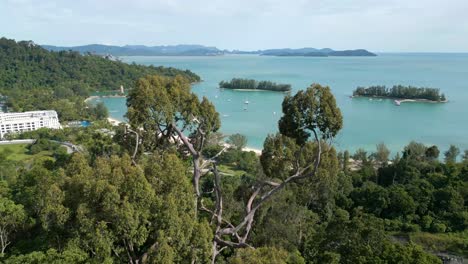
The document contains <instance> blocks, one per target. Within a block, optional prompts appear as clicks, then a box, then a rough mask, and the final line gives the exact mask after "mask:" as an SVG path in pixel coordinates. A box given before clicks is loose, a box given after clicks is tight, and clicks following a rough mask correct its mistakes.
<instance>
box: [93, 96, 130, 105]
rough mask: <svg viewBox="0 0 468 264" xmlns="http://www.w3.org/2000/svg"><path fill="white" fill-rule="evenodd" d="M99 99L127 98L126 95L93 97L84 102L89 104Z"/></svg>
mask: <svg viewBox="0 0 468 264" xmlns="http://www.w3.org/2000/svg"><path fill="white" fill-rule="evenodd" d="M99 98H127V96H126V95H91V96H89V97H87V98H86V99H85V100H84V102H85V103H88V101H90V100H94V99H99Z"/></svg>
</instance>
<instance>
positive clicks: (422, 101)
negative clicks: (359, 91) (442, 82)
mask: <svg viewBox="0 0 468 264" xmlns="http://www.w3.org/2000/svg"><path fill="white" fill-rule="evenodd" d="M353 98H379V99H389V100H398V101H399V102H400V103H430V104H440V103H448V101H449V100H445V101H433V100H429V99H405V98H397V97H387V96H364V95H351V99H353Z"/></svg>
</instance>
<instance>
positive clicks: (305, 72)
mask: <svg viewBox="0 0 468 264" xmlns="http://www.w3.org/2000/svg"><path fill="white" fill-rule="evenodd" d="M120 59H121V60H122V61H124V62H127V63H133V62H135V63H137V64H143V65H155V66H159V65H162V66H168V67H169V66H170V67H175V68H179V69H189V70H191V71H193V72H195V73H196V74H198V75H200V76H201V78H202V79H203V81H202V82H200V83H197V84H194V85H193V87H192V90H193V92H195V93H196V94H197V95H198V96H200V97H202V96H205V97H207V98H208V99H209V100H211V101H212V102H213V103H214V105H215V106H216V109H217V111H218V112H219V114H220V117H221V122H222V126H221V132H222V133H223V134H225V135H230V134H234V133H240V134H243V135H245V136H247V138H248V146H249V147H251V148H256V149H261V148H262V146H263V142H264V140H265V137H266V136H267V135H268V134H274V133H277V132H278V128H277V127H278V126H277V125H278V120H279V118H280V117H281V115H282V112H281V102H282V101H283V98H284V96H285V94H284V93H280V92H269V91H236V90H227V89H220V88H219V87H218V83H219V82H220V81H223V80H225V81H227V80H230V79H232V78H251V79H256V80H268V81H274V82H277V83H286V84H291V85H292V89H293V90H292V93H295V92H296V91H298V90H301V89H306V88H307V87H308V86H309V85H311V84H313V83H319V84H321V85H327V86H329V87H330V88H331V90H332V92H333V94H334V95H335V98H336V101H337V104H338V106H339V108H340V109H341V111H342V113H343V119H344V126H343V129H342V130H341V131H340V133H339V134H338V136H337V137H336V138H335V139H334V140H333V142H332V143H333V144H334V146H335V148H337V149H338V150H339V151H344V150H349V151H350V152H351V153H352V152H354V151H356V150H357V149H360V148H362V149H364V150H366V151H368V152H372V151H375V148H376V144H379V143H382V142H383V143H385V144H386V145H387V147H388V148H389V149H390V150H391V151H392V154H393V155H395V154H396V153H397V152H400V151H402V150H403V148H404V146H406V145H407V144H408V143H409V142H410V141H412V140H414V141H417V142H421V143H424V144H426V145H428V146H429V145H437V146H438V147H439V149H440V150H441V151H444V150H446V149H448V147H449V146H450V145H451V144H453V145H455V146H457V147H458V148H460V149H461V150H462V151H463V150H465V149H468V54H455V53H379V54H378V56H377V57H271V56H257V55H225V56H212V57H211V56H209V57H153V56H131V57H120ZM396 84H402V85H412V86H420V87H431V88H439V89H440V90H441V92H443V93H445V95H446V97H447V99H448V100H449V102H448V103H437V104H435V103H419V102H417V103H415V102H413V103H402V104H401V105H400V106H396V105H395V104H394V102H393V100H389V99H383V100H379V99H369V98H350V95H352V92H353V90H354V89H355V88H356V87H358V86H370V85H387V86H392V85H396ZM97 100H101V101H103V102H104V103H105V105H106V106H107V107H108V109H109V112H110V116H111V117H113V118H115V119H118V120H121V121H125V117H124V115H125V113H126V106H125V98H100V99H97ZM247 101H248V104H247Z"/></svg>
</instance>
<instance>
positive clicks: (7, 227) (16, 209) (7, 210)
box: [0, 196, 28, 254]
mask: <svg viewBox="0 0 468 264" xmlns="http://www.w3.org/2000/svg"><path fill="white" fill-rule="evenodd" d="M27 219H28V218H27V215H26V212H25V210H24V209H23V206H22V205H20V204H15V203H14V202H13V201H12V200H10V199H8V198H6V197H1V196H0V247H1V251H0V253H1V254H4V253H5V250H6V248H7V247H8V245H10V244H11V238H12V237H11V236H12V235H13V234H14V233H15V232H16V231H18V230H19V229H21V227H22V226H23V225H24V224H25V223H26V221H27Z"/></svg>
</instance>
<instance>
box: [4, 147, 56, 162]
mask: <svg viewBox="0 0 468 264" xmlns="http://www.w3.org/2000/svg"><path fill="white" fill-rule="evenodd" d="M29 145H30V144H12V145H0V153H4V154H5V156H6V159H7V160H11V161H26V162H30V161H33V160H34V159H37V158H40V157H50V156H51V155H52V152H50V151H41V152H39V153H37V154H34V155H31V154H29V150H28V146H29Z"/></svg>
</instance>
